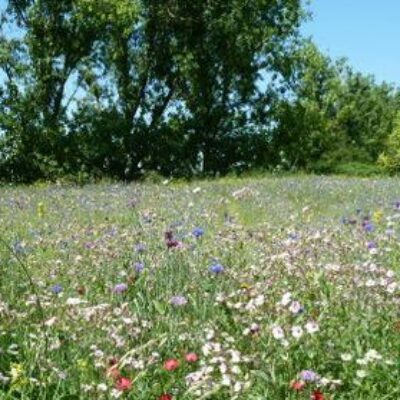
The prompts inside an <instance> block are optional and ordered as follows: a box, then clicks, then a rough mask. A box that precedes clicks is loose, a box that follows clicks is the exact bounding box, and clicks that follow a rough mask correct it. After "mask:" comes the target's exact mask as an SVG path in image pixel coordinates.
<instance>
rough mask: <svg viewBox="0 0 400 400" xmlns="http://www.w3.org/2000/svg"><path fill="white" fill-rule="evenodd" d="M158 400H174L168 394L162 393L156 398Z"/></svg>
mask: <svg viewBox="0 0 400 400" xmlns="http://www.w3.org/2000/svg"><path fill="white" fill-rule="evenodd" d="M158 400H174V399H173V397H172V396H171V395H170V394H168V393H164V394H162V395H161V396H160V397H159V398H158Z"/></svg>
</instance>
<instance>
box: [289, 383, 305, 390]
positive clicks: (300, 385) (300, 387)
mask: <svg viewBox="0 0 400 400" xmlns="http://www.w3.org/2000/svg"><path fill="white" fill-rule="evenodd" d="M305 386H306V383H305V382H304V381H292V382H290V387H291V388H292V389H293V390H297V391H298V392H300V391H301V390H303V389H304V387H305Z"/></svg>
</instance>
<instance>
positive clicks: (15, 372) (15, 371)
mask: <svg viewBox="0 0 400 400" xmlns="http://www.w3.org/2000/svg"><path fill="white" fill-rule="evenodd" d="M24 374H25V371H24V367H23V365H22V364H17V363H13V364H11V370H10V376H11V383H14V382H16V381H17V380H18V379H19V378H20V377H22V376H23V375H24Z"/></svg>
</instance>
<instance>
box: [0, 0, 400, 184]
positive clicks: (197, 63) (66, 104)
mask: <svg viewBox="0 0 400 400" xmlns="http://www.w3.org/2000/svg"><path fill="white" fill-rule="evenodd" d="M7 5H8V7H7V10H6V12H5V13H4V16H3V18H2V25H1V28H0V179H1V180H5V181H14V182H33V181H35V180H37V179H41V180H57V179H60V178H62V177H63V176H75V175H76V176H78V175H79V176H88V177H90V178H91V179H94V180H97V179H103V178H106V177H110V178H111V179H123V180H131V179H137V178H141V177H142V175H143V173H144V172H145V171H156V172H157V173H159V174H161V175H163V176H174V177H184V178H189V177H192V176H199V175H203V176H215V175H221V174H229V173H234V174H241V173H244V172H246V171H249V170H252V169H261V170H275V171H283V170H287V171H295V170H304V171H322V170H323V171H335V170H336V167H337V166H338V165H340V164H342V163H353V162H356V163H362V164H370V165H374V164H376V163H377V159H378V157H379V155H380V154H382V156H381V164H382V163H383V164H385V165H386V164H387V165H388V166H387V167H385V168H386V170H388V171H394V170H396V168H397V167H393V166H392V167H391V166H390V165H389V164H390V163H391V162H392V161H390V157H389V153H390V151H389V152H388V150H387V149H386V147H385V146H386V144H385V143H386V142H387V141H388V136H389V134H390V133H391V132H393V129H394V128H393V124H394V118H395V115H396V113H397V112H398V109H399V107H398V105H399V101H398V100H399V94H398V92H397V91H396V90H395V89H394V88H393V87H392V86H390V85H387V84H377V83H376V82H375V81H374V79H373V78H372V77H368V76H363V75H361V74H359V73H355V72H353V71H352V70H351V69H350V68H349V67H348V66H347V64H346V63H345V61H343V60H339V61H336V62H335V61H332V60H331V59H330V58H329V57H327V56H325V55H324V54H322V53H321V52H320V51H319V49H318V48H317V47H316V46H315V45H314V44H313V43H312V42H311V41H309V40H303V39H302V38H301V37H300V34H299V27H300V24H301V22H302V21H303V20H304V18H305V16H306V11H305V9H304V7H303V6H302V3H301V1H300V0H284V1H275V0H274V1H270V0H249V1H246V2H244V1H242V0H233V1H223V0H216V1H213V2H204V1H202V0H196V1H191V2H186V1H180V0H164V1H160V2H154V1H149V0H99V1H94V0H60V1H53V0H43V1H34V0H9V1H8V3H7ZM13 32H14V33H13ZM16 32H17V33H16ZM385 157H386V158H385ZM387 157H389V158H387ZM85 179H86V178H85Z"/></svg>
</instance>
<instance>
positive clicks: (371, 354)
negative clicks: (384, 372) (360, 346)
mask: <svg viewBox="0 0 400 400" xmlns="http://www.w3.org/2000/svg"><path fill="white" fill-rule="evenodd" d="M365 358H366V360H368V361H373V360H382V356H381V355H380V354H379V353H378V352H377V351H376V350H374V349H371V350H369V351H367V353H366V354H365Z"/></svg>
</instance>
